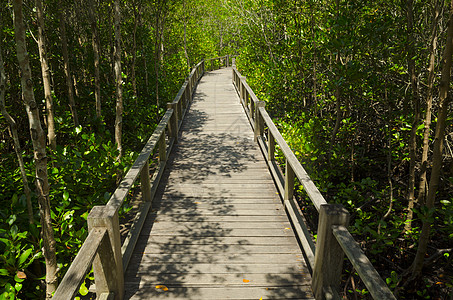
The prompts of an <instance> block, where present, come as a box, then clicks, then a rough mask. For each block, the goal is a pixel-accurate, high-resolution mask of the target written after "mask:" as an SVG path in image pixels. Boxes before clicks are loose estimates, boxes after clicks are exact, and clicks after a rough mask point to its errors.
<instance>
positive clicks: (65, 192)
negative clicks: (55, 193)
mask: <svg viewBox="0 0 453 300" xmlns="http://www.w3.org/2000/svg"><path fill="white" fill-rule="evenodd" d="M68 199H69V193H68V191H64V193H63V200H64V201H68Z"/></svg>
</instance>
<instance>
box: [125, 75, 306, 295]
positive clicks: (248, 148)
mask: <svg viewBox="0 0 453 300" xmlns="http://www.w3.org/2000/svg"><path fill="white" fill-rule="evenodd" d="M310 284H311V276H310V273H309V271H308V269H307V266H306V263H305V261H304V258H303V256H302V253H301V250H300V249H299V246H298V244H297V241H296V238H295V236H294V233H293V230H292V228H291V224H290V223H289V221H288V218H287V216H286V213H285V209H284V207H283V206H282V204H281V200H280V196H279V195H278V193H277V190H276V188H275V186H274V183H273V180H272V177H271V175H270V173H269V171H268V168H267V165H266V162H265V161H264V159H263V155H262V154H261V152H260V149H259V148H258V146H257V144H256V143H254V141H253V132H252V129H251V127H250V125H249V123H248V120H247V117H246V115H245V113H244V112H243V109H242V106H241V105H240V103H239V98H238V96H237V94H236V91H235V88H234V86H233V85H232V83H231V69H230V68H227V69H221V70H217V71H212V72H209V73H206V74H205V75H204V76H203V77H202V79H201V81H200V83H199V85H198V88H197V90H196V93H195V95H194V101H193V103H192V106H191V108H190V110H189V111H188V113H187V115H186V117H185V119H184V124H183V127H182V132H181V137H180V139H179V143H178V144H177V145H175V148H174V150H173V152H172V153H171V155H170V157H169V161H168V165H167V169H166V171H165V173H164V175H163V178H162V181H161V183H160V187H159V191H158V193H157V195H156V198H155V200H154V203H153V208H152V211H150V213H149V215H148V218H147V220H146V223H145V225H144V227H143V230H142V232H141V235H140V238H139V241H138V243H137V245H136V247H135V251H134V254H133V256H132V258H131V261H130V264H129V267H128V269H127V270H126V273H125V290H126V295H125V299H256V300H258V299H260V298H262V299H313V294H312V292H311V288H310Z"/></svg>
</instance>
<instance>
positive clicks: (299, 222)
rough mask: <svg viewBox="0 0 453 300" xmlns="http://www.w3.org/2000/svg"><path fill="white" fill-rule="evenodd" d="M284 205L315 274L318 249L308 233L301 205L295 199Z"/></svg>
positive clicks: (287, 201)
mask: <svg viewBox="0 0 453 300" xmlns="http://www.w3.org/2000/svg"><path fill="white" fill-rule="evenodd" d="M284 203H285V208H286V210H287V211H288V214H289V216H290V219H291V222H292V224H293V226H294V230H295V231H296V234H297V237H298V238H299V242H300V244H301V246H302V249H303V251H304V254H305V257H306V259H307V262H308V265H309V267H310V269H311V271H312V272H313V269H314V267H315V251H316V247H315V243H314V242H313V239H312V237H311V235H310V232H309V231H308V228H307V226H306V225H305V219H304V218H303V215H302V213H301V212H300V208H299V205H298V204H297V203H296V201H295V200H294V198H292V199H290V200H285V202H284Z"/></svg>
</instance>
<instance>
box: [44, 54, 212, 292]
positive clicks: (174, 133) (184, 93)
mask: <svg viewBox="0 0 453 300" xmlns="http://www.w3.org/2000/svg"><path fill="white" fill-rule="evenodd" d="M216 59H218V58H216ZM204 72H205V61H202V62H200V63H199V64H197V65H196V66H195V67H194V68H193V69H192V71H191V72H190V74H189V76H188V78H187V80H186V81H185V83H184V84H183V85H182V87H181V89H180V90H179V92H178V94H177V95H176V97H175V99H174V100H173V101H172V102H171V103H168V106H167V111H166V113H165V114H164V116H163V117H162V119H161V121H160V123H159V124H158V126H157V128H156V129H155V130H154V132H153V134H152V135H151V137H150V138H149V140H148V142H147V143H146V145H145V146H144V147H143V150H142V151H141V152H140V154H139V156H138V158H137V159H136V160H135V162H134V164H133V165H132V167H131V168H130V169H129V171H128V173H127V174H126V176H125V177H124V179H123V180H122V181H121V183H120V184H119V186H118V188H117V189H116V191H115V192H114V193H113V195H112V196H111V198H110V200H109V201H108V203H107V204H106V205H104V206H95V207H93V209H92V210H91V211H90V213H89V215H88V219H87V221H88V232H89V233H88V237H87V238H86V240H85V242H84V243H83V245H82V247H81V248H80V250H79V252H78V254H77V256H76V258H75V259H74V261H73V262H72V264H71V266H70V267H69V270H68V271H67V272H66V274H65V276H64V278H63V280H62V281H61V283H60V285H59V287H58V289H57V291H56V292H55V294H54V296H53V298H52V299H55V300H62V299H64V300H66V299H73V298H74V297H75V296H76V295H77V294H78V291H79V288H80V286H81V284H82V283H83V281H84V279H85V277H86V274H87V273H88V272H89V271H90V269H91V266H93V271H94V280H95V285H96V296H97V298H98V299H115V300H121V299H123V298H124V270H126V268H127V265H128V263H129V260H130V258H131V255H132V251H133V250H134V247H135V244H136V243H137V239H138V237H139V234H140V231H141V229H142V227H143V224H144V222H145V219H146V215H147V214H148V211H149V209H150V208H151V203H152V200H153V198H154V195H155V193H156V190H157V187H158V184H159V181H160V179H161V177H162V174H163V171H164V169H165V165H166V162H167V158H168V155H169V153H170V152H171V149H172V147H173V145H174V144H175V143H177V141H178V132H179V129H180V126H181V123H182V120H183V118H184V115H185V113H186V111H187V109H188V106H189V103H190V102H191V101H192V93H193V91H194V89H195V87H196V85H197V83H198V81H199V79H200V78H201V76H203V74H204ZM155 149H156V150H157V151H158V155H159V156H158V157H159V164H158V167H157V169H156V170H155V171H154V173H153V175H152V177H151V179H150V174H149V160H150V157H151V156H152V154H153V153H154V150H155ZM139 176H140V187H141V191H142V198H141V201H142V202H141V204H140V207H139V211H138V213H137V215H136V216H135V219H134V221H133V224H132V226H131V229H130V231H129V233H128V235H127V237H126V239H125V241H124V243H123V245H121V240H120V229H119V219H118V210H119V208H120V207H121V205H122V204H123V202H124V200H125V199H126V196H127V194H128V193H129V191H130V190H131V188H132V186H133V184H134V183H135V181H136V180H137V179H138V177H139Z"/></svg>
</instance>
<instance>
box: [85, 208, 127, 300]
mask: <svg viewBox="0 0 453 300" xmlns="http://www.w3.org/2000/svg"><path fill="white" fill-rule="evenodd" d="M87 222H88V231H90V230H91V229H93V228H96V227H103V228H106V229H107V232H108V236H107V237H104V241H103V243H102V245H101V247H100V248H99V250H98V253H97V254H96V257H95V259H94V261H93V271H94V280H95V283H96V295H97V297H98V298H100V297H101V295H102V294H109V293H111V292H113V293H114V294H115V300H122V299H123V298H124V270H123V258H122V255H121V237H120V225H119V219H118V212H117V210H116V207H115V206H110V205H109V206H95V207H93V209H91V211H90V213H89V215H88V218H87ZM112 264H113V265H112Z"/></svg>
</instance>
